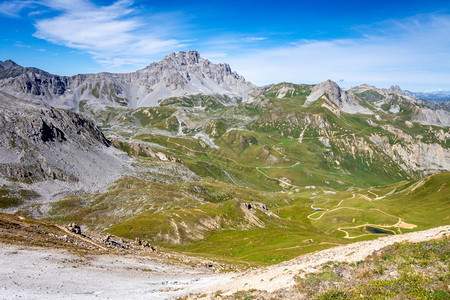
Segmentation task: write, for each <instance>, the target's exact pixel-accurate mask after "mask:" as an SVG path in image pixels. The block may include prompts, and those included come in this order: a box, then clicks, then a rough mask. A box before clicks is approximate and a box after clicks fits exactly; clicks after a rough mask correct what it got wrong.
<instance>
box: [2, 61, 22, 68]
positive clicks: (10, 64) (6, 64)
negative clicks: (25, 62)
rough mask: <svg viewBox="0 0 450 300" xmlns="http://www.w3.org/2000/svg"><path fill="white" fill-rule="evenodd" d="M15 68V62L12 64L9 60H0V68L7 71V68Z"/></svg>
mask: <svg viewBox="0 0 450 300" xmlns="http://www.w3.org/2000/svg"><path fill="white" fill-rule="evenodd" d="M15 66H18V64H16V63H15V62H13V61H12V60H10V59H7V60H5V61H1V60H0V68H3V69H8V68H11V67H15Z"/></svg>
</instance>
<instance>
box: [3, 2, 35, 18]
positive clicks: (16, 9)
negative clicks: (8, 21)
mask: <svg viewBox="0 0 450 300" xmlns="http://www.w3.org/2000/svg"><path fill="white" fill-rule="evenodd" d="M36 2H37V1H33V0H16V1H5V2H3V3H0V14H2V15H5V16H7V17H11V18H18V17H19V13H20V12H21V11H22V10H23V9H24V8H28V7H32V6H34V5H35V4H36Z"/></svg>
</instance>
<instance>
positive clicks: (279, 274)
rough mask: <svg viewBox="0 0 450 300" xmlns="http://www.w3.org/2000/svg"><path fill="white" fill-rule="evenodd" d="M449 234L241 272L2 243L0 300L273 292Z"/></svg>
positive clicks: (369, 244)
mask: <svg viewBox="0 0 450 300" xmlns="http://www.w3.org/2000/svg"><path fill="white" fill-rule="evenodd" d="M448 234H450V226H442V227H438V228H433V229H429V230H425V231H418V232H413V233H408V234H404V235H395V236H386V237H382V238H379V239H376V240H372V241H363V242H356V243H352V244H349V245H345V246H339V247H334V248H330V249H327V250H323V251H318V252H314V253H310V254H307V255H303V256H299V257H297V258H295V259H292V260H290V261H286V262H283V263H281V264H278V265H274V266H270V267H267V268H262V269H257V270H249V271H246V272H242V273H224V274H220V273H214V272H213V271H211V270H209V269H207V268H206V267H191V266H186V265H181V264H179V265H175V264H168V263H166V262H164V261H162V260H161V259H158V258H153V257H139V256H120V255H95V256H78V255H75V254H71V253H68V252H64V251H57V250H48V249H38V248H24V247H20V246H13V245H5V244H0V299H18V298H22V299H44V298H45V299H93V298H97V299H168V298H174V297H178V296H182V295H187V294H189V293H211V294H212V293H215V292H216V291H219V290H220V291H221V292H222V294H224V295H225V294H231V293H234V292H236V291H240V290H250V289H260V290H266V291H269V292H273V291H275V290H277V289H280V288H285V287H288V286H291V285H293V284H294V283H295V280H294V277H295V276H296V275H298V274H300V275H301V274H303V275H305V274H307V273H309V272H315V271H317V270H318V269H317V268H318V267H320V265H322V264H323V263H326V262H328V261H347V262H355V261H359V260H363V259H364V258H366V257H367V256H368V255H370V254H372V253H373V252H374V251H377V250H379V249H381V248H383V247H385V246H388V245H391V244H393V243H396V242H403V241H411V242H420V241H425V240H431V239H435V238H439V237H442V236H444V235H448Z"/></svg>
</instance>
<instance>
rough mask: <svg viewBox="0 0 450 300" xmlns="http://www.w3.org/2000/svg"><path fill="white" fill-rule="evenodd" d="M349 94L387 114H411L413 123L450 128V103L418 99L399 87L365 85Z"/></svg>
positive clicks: (410, 117)
mask: <svg viewBox="0 0 450 300" xmlns="http://www.w3.org/2000/svg"><path fill="white" fill-rule="evenodd" d="M348 92H349V93H350V94H352V95H354V96H355V97H360V98H362V99H365V100H367V101H369V102H371V103H373V104H374V105H375V106H376V107H378V108H379V109H380V110H384V112H386V113H391V114H397V113H403V114H409V116H408V117H409V119H410V120H411V121H413V122H419V123H422V124H427V125H439V126H450V101H442V102H437V101H429V100H423V99H418V98H416V97H415V95H414V94H413V93H410V92H408V91H404V90H402V89H401V88H400V87H399V86H398V85H396V86H392V87H390V88H389V89H378V88H376V87H374V86H369V85H366V84H363V85H360V86H357V87H354V88H352V89H350V90H349V91H348Z"/></svg>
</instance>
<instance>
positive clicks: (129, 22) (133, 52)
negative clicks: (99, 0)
mask: <svg viewBox="0 0 450 300" xmlns="http://www.w3.org/2000/svg"><path fill="white" fill-rule="evenodd" d="M132 4H133V2H132V1H130V0H119V1H116V2H114V3H113V4H111V5H109V6H97V5H95V4H94V3H92V2H91V1H88V0H41V1H9V2H4V3H2V4H1V6H0V11H1V12H2V13H3V14H4V15H8V16H12V17H16V16H18V14H19V13H20V12H21V11H23V10H25V9H36V10H37V8H39V7H46V8H48V9H50V10H51V11H52V12H53V15H52V16H47V17H45V16H44V17H42V16H41V18H39V19H37V20H36V21H35V27H36V32H35V34H34V36H35V37H37V38H40V39H43V40H46V41H49V42H51V43H54V44H57V45H62V46H66V47H69V48H72V49H77V50H81V51H84V52H88V53H90V54H91V55H92V57H93V58H94V59H95V60H96V61H98V62H100V63H102V64H105V65H108V67H110V68H111V67H120V66H122V65H124V64H125V65H126V64H136V63H143V62H148V58H149V57H151V56H152V55H154V54H157V53H162V52H168V51H172V50H174V49H176V48H179V47H182V46H184V45H185V43H184V42H183V41H180V40H177V39H175V38H170V37H168V36H170V32H167V28H170V27H171V26H173V24H174V23H176V21H175V20H171V19H174V18H175V16H173V15H162V14H159V15H158V14H153V15H150V16H149V15H147V16H146V18H145V19H144V18H143V17H141V16H139V15H138V14H137V12H136V11H135V10H134V9H133V8H132ZM55 13H56V15H55ZM28 15H30V14H28ZM31 15H33V12H31ZM172 21H173V22H172ZM169 22H170V23H171V24H170V25H169ZM164 23H167V25H168V26H166V28H165V30H161V27H162V26H164Z"/></svg>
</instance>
